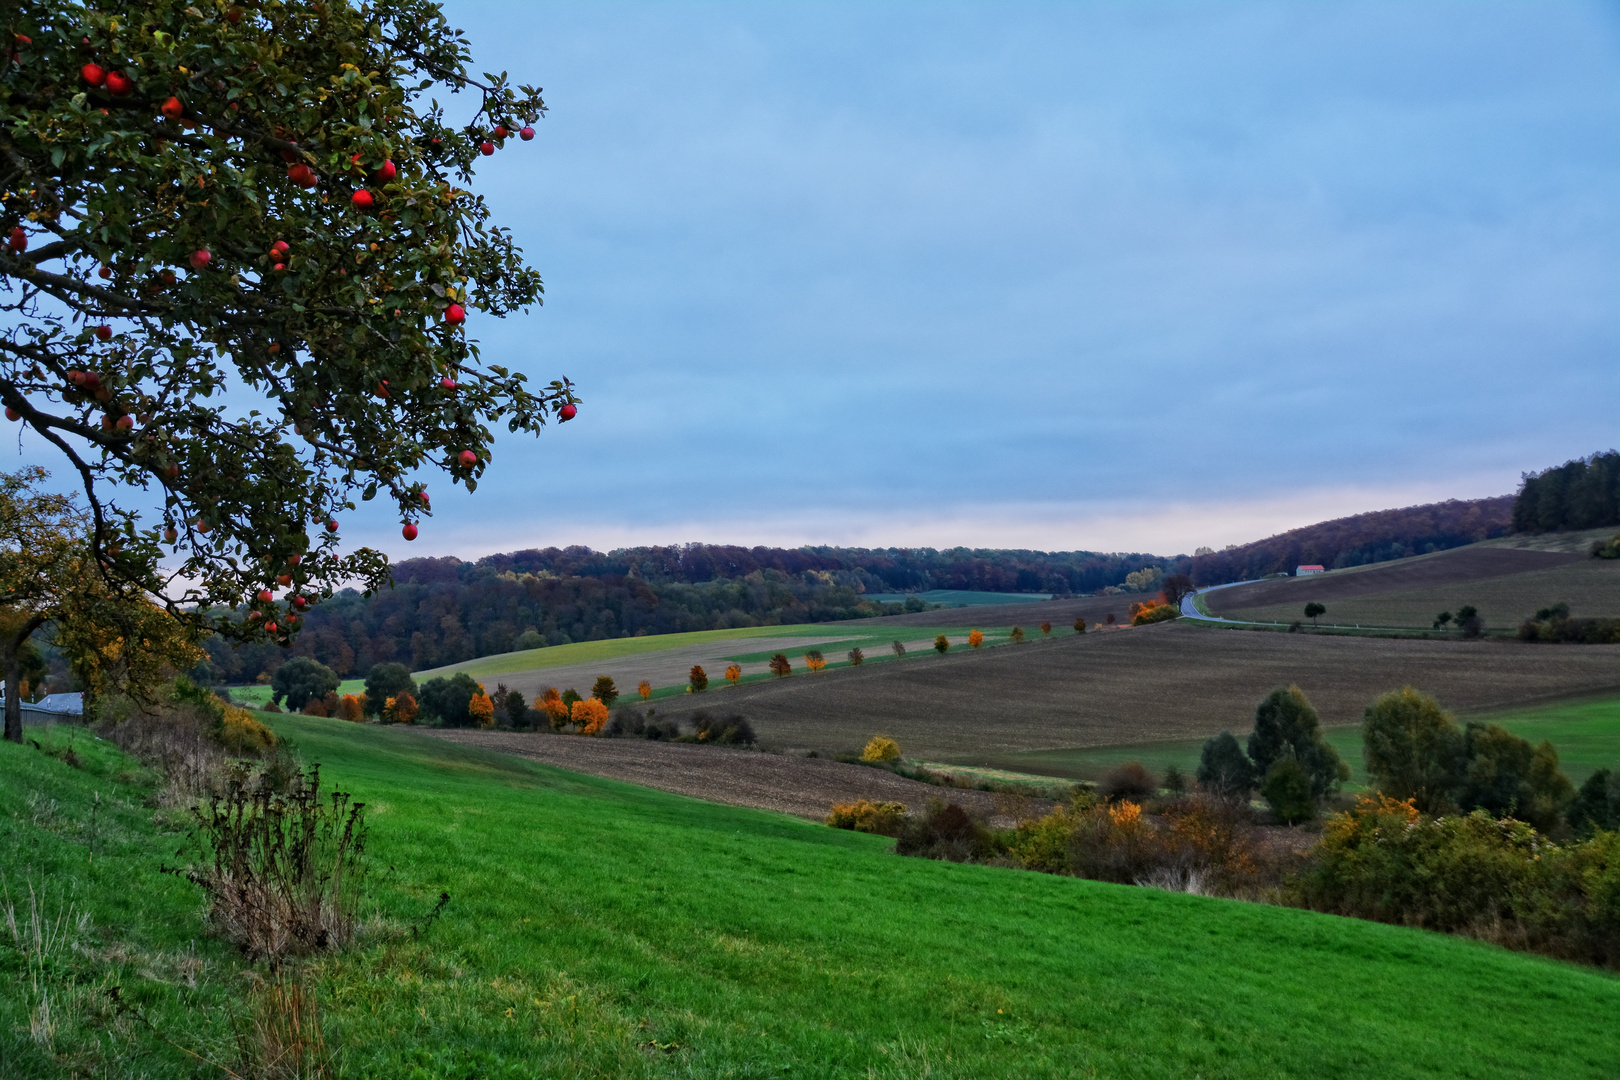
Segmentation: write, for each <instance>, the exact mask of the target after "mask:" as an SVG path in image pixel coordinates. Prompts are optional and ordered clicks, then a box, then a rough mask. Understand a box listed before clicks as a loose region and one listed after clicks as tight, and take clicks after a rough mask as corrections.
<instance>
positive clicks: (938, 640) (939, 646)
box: [934, 634, 951, 656]
mask: <svg viewBox="0 0 1620 1080" xmlns="http://www.w3.org/2000/svg"><path fill="white" fill-rule="evenodd" d="M950 647H951V641H950V639H949V638H947V637H946V636H945V635H944V634H939V635H936V636H935V638H934V651H935V652H937V653H939V655H941V656H944V655H945V652H946V650H947V649H949V648H950Z"/></svg>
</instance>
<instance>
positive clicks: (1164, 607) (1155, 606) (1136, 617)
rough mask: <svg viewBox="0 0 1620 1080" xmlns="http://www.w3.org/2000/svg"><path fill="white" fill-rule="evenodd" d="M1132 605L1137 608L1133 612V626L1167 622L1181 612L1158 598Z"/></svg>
mask: <svg viewBox="0 0 1620 1080" xmlns="http://www.w3.org/2000/svg"><path fill="white" fill-rule="evenodd" d="M1132 606H1133V607H1134V608H1135V610H1134V611H1133V612H1132V613H1131V625H1132V626H1147V625H1149V624H1150V623H1157V622H1165V621H1167V620H1169V619H1174V618H1175V617H1176V616H1177V615H1179V614H1181V612H1180V611H1178V610H1177V609H1176V608H1173V607H1171V606H1170V605H1169V604H1166V603H1162V602H1160V601H1158V600H1148V601H1145V602H1143V603H1141V604H1135V605H1132Z"/></svg>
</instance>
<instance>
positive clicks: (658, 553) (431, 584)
mask: <svg viewBox="0 0 1620 1080" xmlns="http://www.w3.org/2000/svg"><path fill="white" fill-rule="evenodd" d="M1186 564H1187V559H1186V558H1185V557H1181V558H1178V559H1165V558H1160V557H1158V556H1154V555H1124V554H1100V553H1095V552H1084V551H1076V552H1058V553H1047V552H1039V551H1002V550H981V549H967V548H956V549H952V550H948V551H936V550H933V549H930V548H922V549H917V548H912V549H903V548H889V549H882V550H866V549H861V548H830V547H821V548H795V549H791V550H788V549H783V548H764V547H756V548H743V547H722V546H713V545H707V544H689V545H685V546H679V547H645V548H629V549H624V550H619V551H612V552H605V553H604V552H599V551H592V550H591V549H590V548H584V547H570V548H564V549H558V548H547V549H545V550H543V551H542V550H530V551H518V552H513V553H510V554H505V555H491V556H489V557H487V558H483V559H479V560H478V561H476V562H463V561H461V560H460V559H454V558H442V559H410V560H407V561H405V562H402V563H400V564H399V565H398V566H396V567H395V568H394V588H392V589H389V590H386V591H383V592H380V593H378V594H376V595H374V596H371V597H369V598H368V597H365V596H362V595H361V594H359V593H358V592H354V591H346V592H343V593H341V594H339V595H337V596H335V597H332V598H331V599H329V600H326V601H324V602H323V603H321V604H319V605H318V606H316V607H315V608H313V609H312V610H311V611H310V613H309V615H308V616H307V618H306V620H305V629H304V630H303V632H301V633H300V634H299V636H298V639H297V642H296V643H295V644H294V645H293V647H292V648H291V649H290V650H284V649H281V648H279V647H277V646H274V645H246V646H242V647H241V648H232V647H231V645H230V643H228V642H226V641H224V640H221V639H214V640H213V641H211V642H210V643H209V646H208V649H209V656H210V660H209V665H208V670H204V671H200V672H198V675H199V676H200V677H204V678H209V679H210V680H211V681H215V680H217V681H222V682H231V683H240V682H251V681H253V680H254V679H255V678H256V677H258V676H259V675H260V674H261V673H265V672H270V671H273V670H275V668H276V667H277V666H279V665H280V664H281V663H282V662H283V661H284V660H286V659H287V658H288V657H290V656H312V657H314V658H315V659H317V660H319V661H320V662H321V663H323V664H326V665H327V666H328V667H330V668H331V669H332V670H333V671H335V672H337V673H338V674H340V675H358V674H363V673H365V672H366V671H368V670H369V669H370V668H371V665H373V664H376V663H380V662H382V661H385V660H392V661H397V662H399V663H402V664H406V665H408V666H409V667H410V668H411V669H412V670H413V671H420V670H422V669H424V668H430V667H438V666H440V665H443V664H453V663H457V662H459V661H462V660H471V659H473V658H475V657H479V656H488V655H490V654H492V653H500V652H509V651H511V650H513V649H530V648H539V647H541V646H547V645H561V644H564V643H567V642H573V641H596V640H601V639H603V638H614V637H625V636H632V635H637V634H667V633H675V632H680V631H686V630H715V629H721V628H726V627H735V626H768V625H777V624H788V623H799V622H824V621H831V620H837V619H854V618H864V617H867V616H872V615H887V614H898V613H899V612H901V611H903V610H906V608H905V607H904V606H903V605H901V604H879V603H875V602H873V601H872V600H870V599H867V598H866V594H868V593H901V594H906V593H918V592H926V591H928V590H930V589H974V590H982V591H986V592H1051V593H1058V594H1063V595H1068V594H1073V593H1092V592H1097V591H1099V590H1100V589H1103V588H1105V587H1107V586H1119V585H1121V584H1122V583H1124V581H1125V579H1126V577H1127V575H1129V574H1132V573H1134V572H1137V571H1141V570H1144V569H1146V570H1158V571H1161V572H1162V573H1173V572H1177V571H1178V570H1183V569H1185V567H1186ZM913 609H915V603H914V604H913Z"/></svg>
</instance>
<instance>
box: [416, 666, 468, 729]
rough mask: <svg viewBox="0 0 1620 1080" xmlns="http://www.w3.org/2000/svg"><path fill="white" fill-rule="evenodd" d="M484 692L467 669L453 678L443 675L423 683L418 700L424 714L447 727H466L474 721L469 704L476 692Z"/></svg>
mask: <svg viewBox="0 0 1620 1080" xmlns="http://www.w3.org/2000/svg"><path fill="white" fill-rule="evenodd" d="M483 692H484V688H483V687H481V686H479V685H478V682H477V680H476V679H474V678H473V677H472V676H471V675H468V674H467V673H466V672H465V671H458V672H457V673H456V674H455V675H454V676H452V677H451V678H448V679H447V678H445V677H444V676H442V675H441V676H439V677H438V678H436V679H429V680H428V681H427V682H426V683H423V684H422V692H421V693H420V694H418V695H417V697H416V701H417V704H418V705H420V706H421V708H422V714H423V715H424V716H429V717H432V718H434V719H436V720H438V721H439V722H440V723H442V724H444V725H445V726H446V727H466V726H467V725H468V724H470V723H471V722H472V714H471V713H469V712H468V711H467V710H468V705H469V703H470V702H471V701H472V699H473V695H474V694H482V693H483Z"/></svg>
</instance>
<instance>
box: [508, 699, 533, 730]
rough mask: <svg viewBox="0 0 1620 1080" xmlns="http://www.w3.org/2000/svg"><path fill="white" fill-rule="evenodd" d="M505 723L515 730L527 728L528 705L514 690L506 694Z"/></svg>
mask: <svg viewBox="0 0 1620 1080" xmlns="http://www.w3.org/2000/svg"><path fill="white" fill-rule="evenodd" d="M506 721H507V723H509V724H511V725H512V726H513V727H515V728H526V727H528V726H529V703H528V702H527V701H524V700H523V695H522V694H521V693H519V692H518V691H516V690H508V691H507V692H506Z"/></svg>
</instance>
